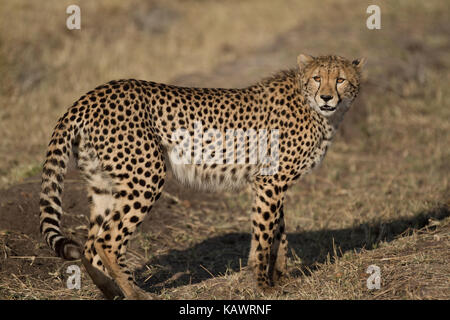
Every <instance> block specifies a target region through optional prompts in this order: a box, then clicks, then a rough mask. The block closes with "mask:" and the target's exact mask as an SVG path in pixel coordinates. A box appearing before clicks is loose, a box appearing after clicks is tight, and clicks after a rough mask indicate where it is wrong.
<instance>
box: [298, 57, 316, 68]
mask: <svg viewBox="0 0 450 320" xmlns="http://www.w3.org/2000/svg"><path fill="white" fill-rule="evenodd" d="M313 60H314V57H313V56H310V55H308V54H300V55H299V56H298V57H297V63H298V66H299V67H300V68H303V67H304V66H306V65H307V64H308V63H310V62H312V61H313Z"/></svg>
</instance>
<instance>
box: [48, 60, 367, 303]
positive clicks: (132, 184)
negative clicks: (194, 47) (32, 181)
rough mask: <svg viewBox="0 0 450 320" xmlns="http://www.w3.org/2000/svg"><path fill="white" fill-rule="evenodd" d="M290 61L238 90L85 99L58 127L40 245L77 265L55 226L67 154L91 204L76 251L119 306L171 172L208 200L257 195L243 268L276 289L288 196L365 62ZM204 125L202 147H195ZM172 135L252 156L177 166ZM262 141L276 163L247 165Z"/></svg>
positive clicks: (131, 88) (130, 292)
mask: <svg viewBox="0 0 450 320" xmlns="http://www.w3.org/2000/svg"><path fill="white" fill-rule="evenodd" d="M297 61H298V67H297V68H295V69H293V70H289V71H283V72H280V73H278V74H276V75H274V76H273V77H271V78H268V79H265V80H263V81H261V82H259V83H257V84H255V85H252V86H250V87H247V88H243V89H206V88H183V87H175V86H170V85H165V84H158V83H154V82H148V81H141V80H119V81H111V82H109V83H108V84H105V85H103V86H100V87H97V88H96V89H94V90H93V91H90V92H88V93H87V94H86V95H84V96H82V97H81V98H80V99H79V100H78V101H77V102H75V104H74V105H73V106H72V107H70V108H69V110H68V111H67V113H66V114H64V115H63V117H62V118H61V119H60V120H59V122H58V124H57V126H56V128H55V131H54V133H53V136H52V140H51V141H50V144H49V148H48V152H47V158H46V162H45V164H44V170H43V174H42V178H43V183H42V192H41V202H40V205H41V230H42V232H43V234H44V238H45V239H46V241H47V243H48V244H49V245H50V247H52V248H53V249H54V250H55V251H57V253H58V254H59V255H60V256H62V257H63V258H66V259H78V258H79V257H80V255H81V252H80V250H78V249H77V248H78V247H77V244H76V243H75V242H74V241H72V240H69V239H67V238H65V237H64V236H63V235H62V233H61V230H60V226H59V219H60V215H61V192H62V182H63V178H64V174H65V170H66V166H67V162H68V159H69V156H70V155H71V153H72V150H73V154H74V156H75V157H76V158H77V159H78V165H79V168H80V170H81V171H82V173H83V175H84V177H85V179H86V181H87V182H88V193H89V197H90V200H91V202H92V204H91V217H90V230H89V235H88V241H87V242H86V244H85V246H84V250H83V262H84V263H85V265H87V268H86V269H87V271H88V272H89V274H90V275H91V276H92V278H93V280H94V282H96V283H97V284H98V286H99V288H101V290H103V292H104V293H105V295H106V296H107V297H112V296H114V295H116V293H117V290H118V289H117V287H115V286H113V285H111V286H109V285H108V284H105V279H108V277H110V278H112V279H114V281H115V282H116V283H117V284H118V286H119V287H120V289H121V291H122V292H123V294H124V295H125V297H128V298H142V297H143V296H142V294H141V293H140V291H139V289H138V288H137V287H136V286H135V285H134V284H133V277H132V275H131V272H130V271H129V270H128V269H127V266H126V263H125V253H126V248H127V244H128V241H129V239H130V236H131V235H132V234H133V232H134V231H135V230H136V227H137V226H138V225H139V224H140V223H141V222H142V220H143V219H144V217H145V215H146V213H148V212H149V211H150V209H151V208H152V206H153V204H154V203H155V201H157V200H158V198H159V197H160V195H161V192H162V188H163V185H164V179H165V173H166V165H167V164H169V167H170V168H171V169H172V171H173V172H174V174H175V176H176V177H177V178H178V179H179V180H180V181H182V182H184V183H185V184H186V185H189V186H194V187H202V188H205V189H212V190H218V189H224V188H228V189H230V188H231V189H238V188H239V187H241V186H243V185H246V184H250V185H251V186H252V189H253V191H254V193H255V196H254V200H253V204H252V210H251V221H252V241H251V249H250V254H249V262H248V263H249V265H250V266H251V267H252V268H253V269H254V273H255V275H256V278H257V282H258V285H259V286H261V287H266V286H272V285H273V284H274V281H275V280H276V279H278V277H279V276H280V275H282V274H283V273H285V272H286V251H287V240H286V234H285V224H284V214H283V200H284V196H285V193H286V191H287V189H288V187H289V186H291V185H292V184H293V183H294V182H295V181H296V180H298V179H299V178H300V177H302V176H304V175H305V174H307V173H308V172H310V171H311V170H312V169H313V168H314V167H315V166H317V165H318V164H319V163H320V161H321V160H322V159H323V157H324V155H325V153H326V151H327V149H328V147H329V146H330V144H331V140H332V138H333V136H334V133H335V131H336V130H337V128H338V125H339V123H340V121H341V120H342V117H343V116H344V114H345V112H346V111H347V110H348V108H349V107H350V105H351V103H352V101H353V100H354V98H355V97H356V95H357V94H358V90H359V84H360V70H361V67H362V65H363V64H364V60H355V61H353V62H351V61H349V60H346V59H345V58H342V57H338V56H321V57H311V56H307V55H300V56H299V57H298V59H297ZM199 123H200V124H201V127H202V128H201V129H200V130H199V131H200V133H202V134H203V135H204V137H203V138H202V139H195V138H194V137H195V134H196V130H198V127H196V124H199ZM177 129H183V130H184V131H185V132H188V133H189V134H190V136H191V137H192V141H191V140H189V139H187V140H186V141H184V143H186V144H189V143H191V142H192V145H195V146H196V147H198V148H200V149H197V150H200V151H202V154H205V153H207V152H210V151H211V150H213V149H214V147H218V149H217V150H219V149H222V151H223V153H224V155H227V156H230V158H231V157H232V156H233V157H234V156H236V157H237V155H238V153H239V152H240V154H242V152H244V153H245V154H246V155H249V156H248V157H244V160H245V161H243V163H227V162H223V163H215V164H211V163H204V162H199V163H197V162H195V163H189V164H179V163H176V161H175V160H176V155H177V153H178V152H179V151H178V150H177V146H179V145H180V141H179V140H178V138H177V137H176V136H174V132H176V131H177ZM229 129H233V130H243V133H244V137H243V138H236V141H235V140H234V138H233V140H228V142H227V140H226V139H223V140H220V137H221V136H222V137H226V136H227V130H229ZM263 131H267V132H271V133H274V134H273V136H270V138H269V139H268V141H267V146H263V147H262V149H263V150H264V151H267V152H268V154H272V152H275V151H277V154H278V155H279V159H278V162H276V163H274V161H268V162H267V163H264V162H261V161H259V162H252V161H250V159H251V157H250V155H251V154H254V152H256V148H257V146H260V144H252V143H250V142H248V141H249V140H248V139H256V137H257V135H259V133H260V132H263ZM197 133H198V132H197ZM209 134H210V135H209ZM205 137H206V138H205ZM230 141H233V142H234V143H236V144H238V141H241V142H240V143H243V144H242V149H239V148H238V147H237V146H236V147H235V146H233V147H232V148H231V149H230V148H228V145H229V144H230V143H229V142H230ZM214 150H215V149H214ZM239 150H240V151H239ZM233 152H236V154H234V153H233ZM211 156H212V153H211ZM215 156H217V154H216V152H214V157H215ZM267 170H269V171H270V172H271V174H267V172H266V171H267ZM94 268H96V269H98V270H99V272H97V271H96V269H94ZM100 275H101V276H100ZM108 288H110V289H108ZM109 290H111V291H109Z"/></svg>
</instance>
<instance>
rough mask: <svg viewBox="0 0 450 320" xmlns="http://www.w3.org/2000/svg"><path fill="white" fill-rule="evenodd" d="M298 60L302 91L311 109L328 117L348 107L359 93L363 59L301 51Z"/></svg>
mask: <svg viewBox="0 0 450 320" xmlns="http://www.w3.org/2000/svg"><path fill="white" fill-rule="evenodd" d="M297 62H298V65H299V68H300V73H299V75H300V85H301V88H302V93H303V94H304V96H305V97H306V99H307V100H308V102H309V104H310V106H311V107H312V108H313V109H314V110H316V111H317V112H318V113H319V114H321V115H323V116H326V117H328V116H331V115H332V114H334V113H335V112H336V111H337V110H338V109H341V110H340V111H346V110H347V109H348V107H349V106H350V103H351V102H352V101H353V100H354V99H355V98H356V96H357V94H358V91H359V83H360V77H361V69H362V67H363V66H364V64H365V62H366V59H364V58H362V59H355V60H353V61H349V60H347V59H345V58H343V57H339V56H331V55H330V56H320V57H312V56H309V55H305V54H301V55H299V56H298V58H297Z"/></svg>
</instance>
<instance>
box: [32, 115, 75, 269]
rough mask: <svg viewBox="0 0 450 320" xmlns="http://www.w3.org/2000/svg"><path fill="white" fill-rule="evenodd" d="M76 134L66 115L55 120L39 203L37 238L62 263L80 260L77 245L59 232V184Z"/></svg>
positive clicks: (43, 172) (60, 208) (60, 212)
mask: <svg viewBox="0 0 450 320" xmlns="http://www.w3.org/2000/svg"><path fill="white" fill-rule="evenodd" d="M78 131H79V129H78V127H77V125H76V124H75V123H71V121H70V119H69V118H68V117H67V113H66V114H65V115H64V116H63V117H62V118H61V119H59V121H58V124H57V125H56V127H55V130H54V131H53V135H52V138H51V141H50V143H49V145H48V148H47V155H46V160H45V162H44V166H43V170H42V184H41V194H40V200H39V206H40V231H41V234H42V235H43V236H44V239H45V241H46V242H47V244H48V245H49V246H50V248H52V249H53V250H54V251H55V252H56V254H57V255H58V256H60V257H62V258H63V259H66V260H76V259H79V258H81V248H80V246H79V244H78V243H76V242H75V241H73V240H71V239H68V238H67V237H65V236H64V235H63V234H62V232H61V229H60V220H61V214H62V207H61V194H62V191H63V181H64V176H65V174H66V171H67V163H68V162H69V158H70V155H71V153H72V145H73V142H74V141H75V139H76V137H77V135H78Z"/></svg>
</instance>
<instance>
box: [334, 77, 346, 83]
mask: <svg viewBox="0 0 450 320" xmlns="http://www.w3.org/2000/svg"><path fill="white" fill-rule="evenodd" d="M344 81H345V79H344V78H337V79H336V82H337V83H342V82H344Z"/></svg>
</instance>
